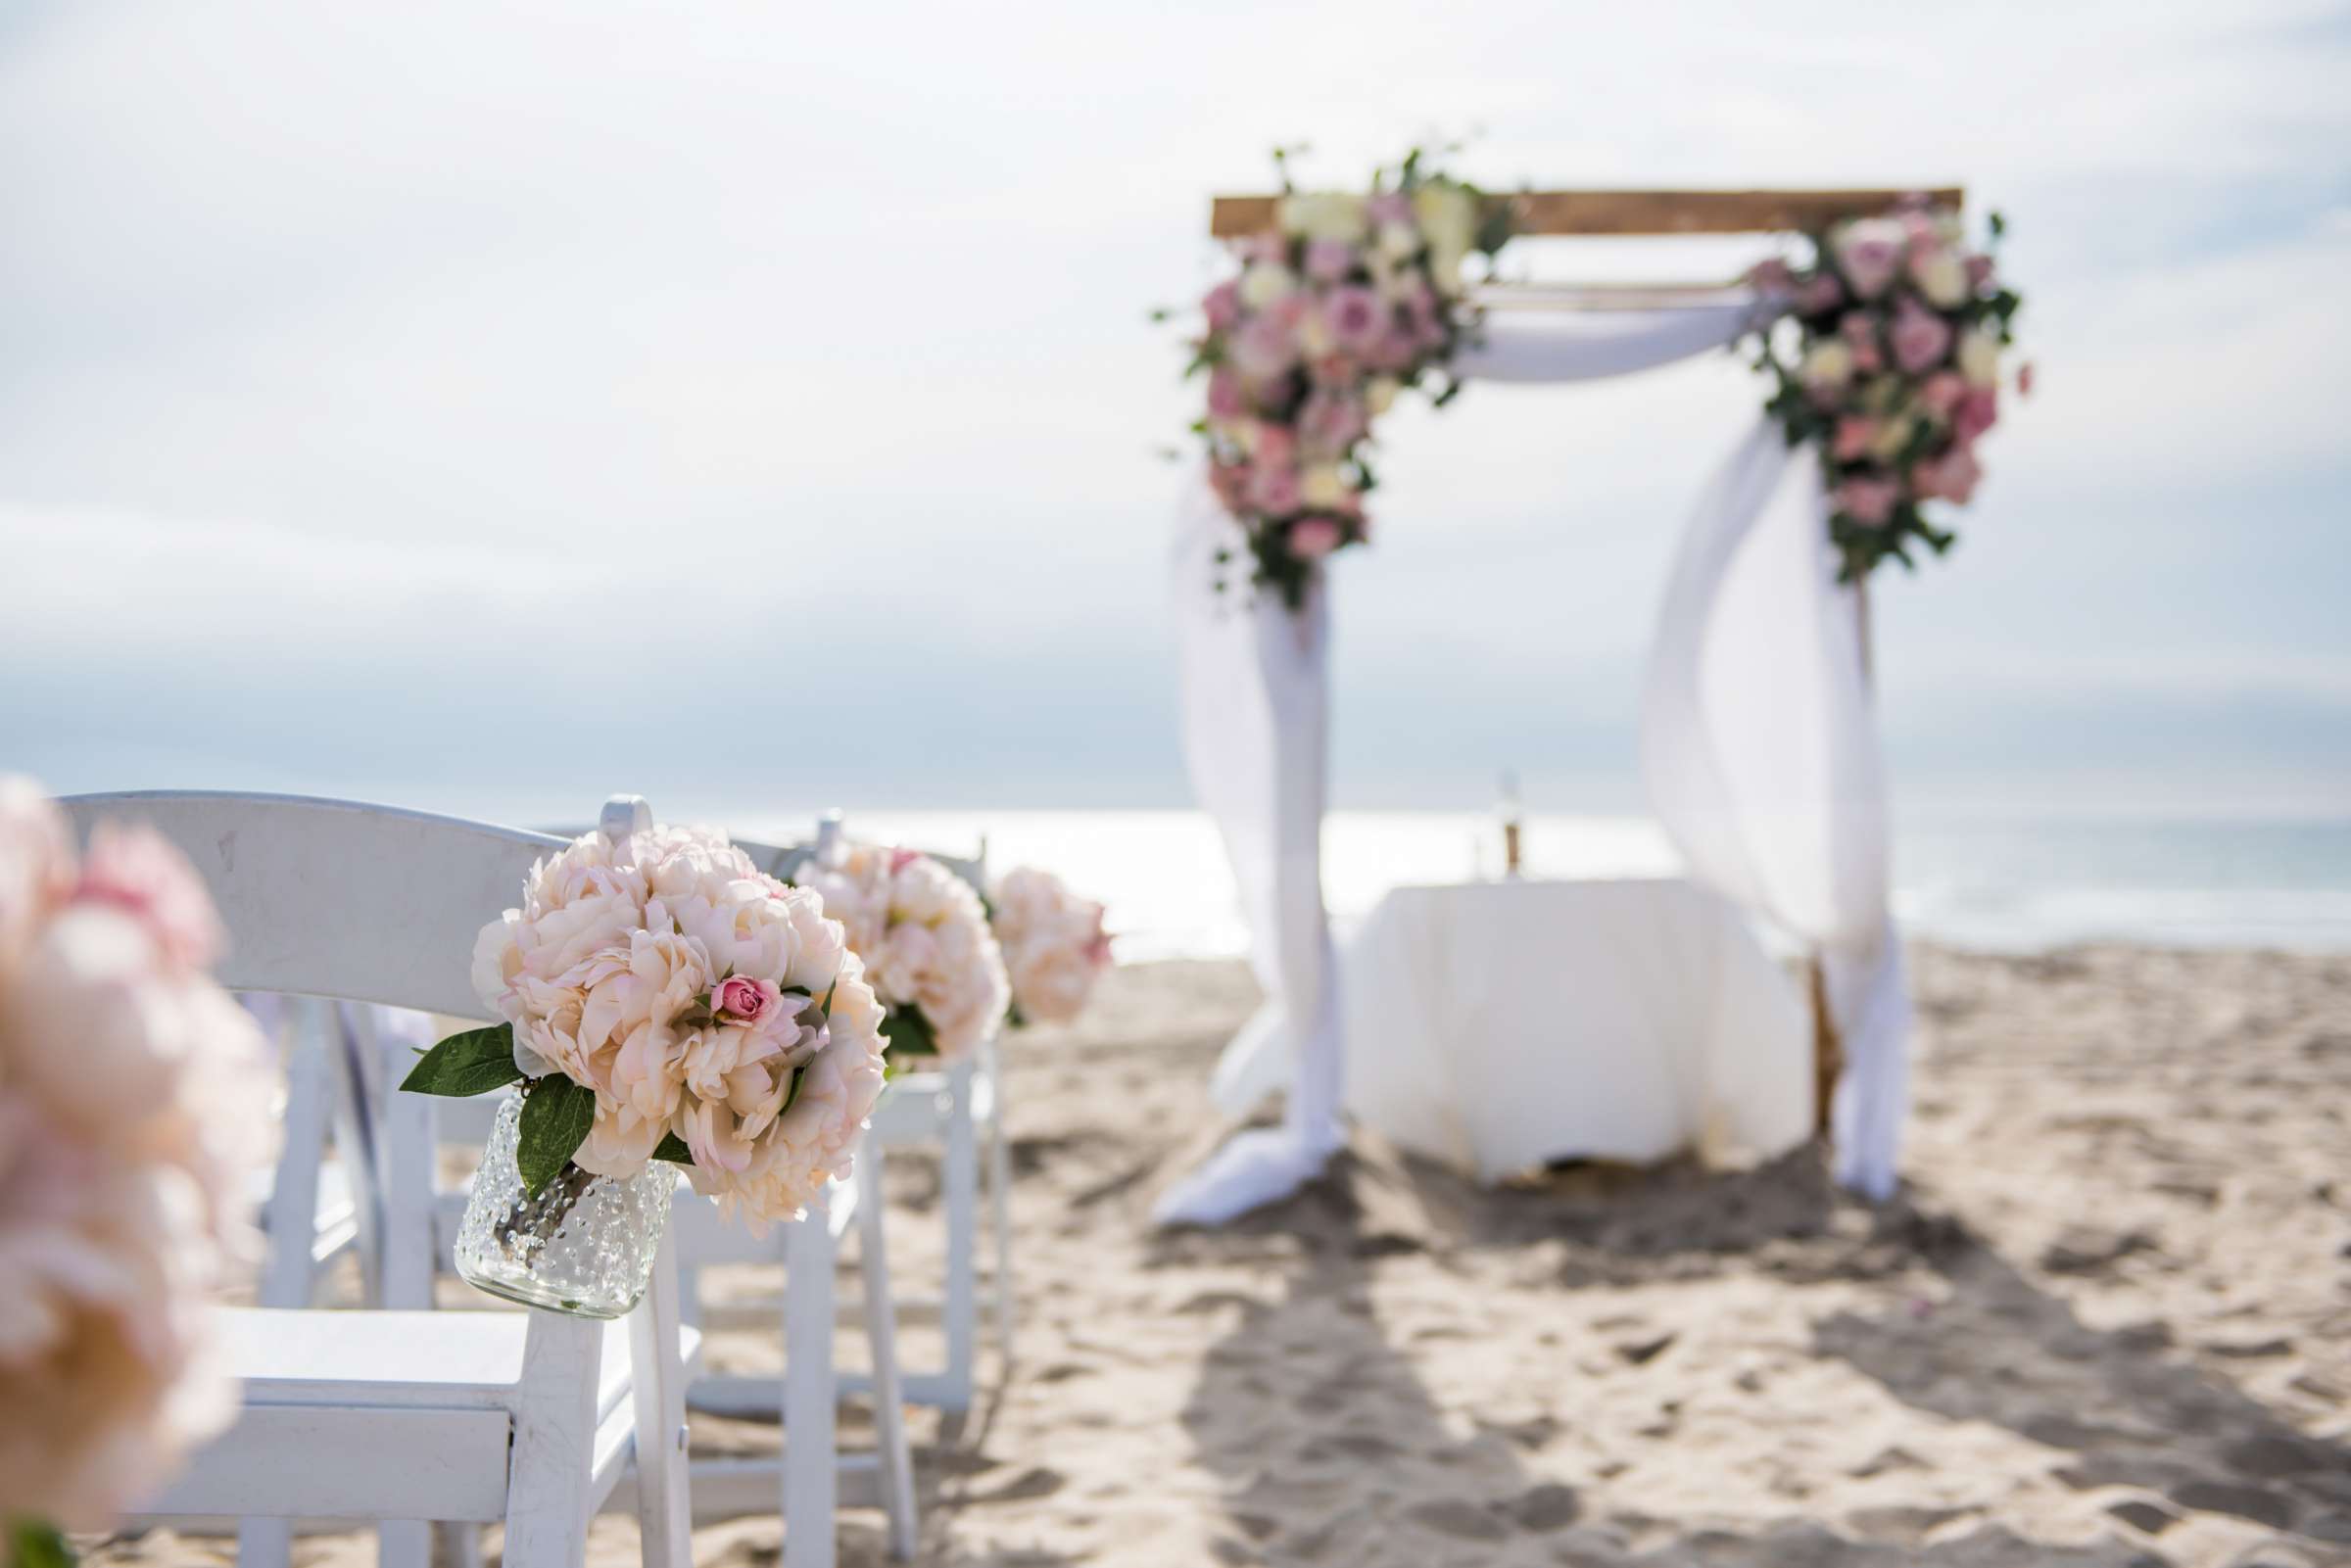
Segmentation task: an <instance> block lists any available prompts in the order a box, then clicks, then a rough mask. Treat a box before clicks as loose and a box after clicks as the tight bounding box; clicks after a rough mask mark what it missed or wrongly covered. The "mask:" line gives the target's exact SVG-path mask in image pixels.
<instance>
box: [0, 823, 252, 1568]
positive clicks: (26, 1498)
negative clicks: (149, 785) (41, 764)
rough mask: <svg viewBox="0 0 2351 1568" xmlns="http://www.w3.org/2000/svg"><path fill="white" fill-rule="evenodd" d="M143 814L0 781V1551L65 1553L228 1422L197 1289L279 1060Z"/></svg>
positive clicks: (243, 1180) (242, 1243)
mask: <svg viewBox="0 0 2351 1568" xmlns="http://www.w3.org/2000/svg"><path fill="white" fill-rule="evenodd" d="M222 942H223V935H222V932H221V928H220V922H219V918H218V916H217V915H216V912H215V911H214V908H213V901H212V897H211V895H210V894H209V893H208V892H207V891H206V889H205V886H204V883H203V882H202V881H201V880H200V879H198V878H197V876H196V873H195V870H194V869H193V868H192V867H190V866H189V865H188V863H187V861H186V860H185V859H184V858H183V857H182V856H181V855H180V853H179V852H178V851H177V850H176V849H174V848H173V847H172V846H171V845H170V844H169V843H168V841H166V840H165V839H164V838H163V837H162V836H161V835H160V834H158V833H157V832H155V831H154V830H153V829H151V828H146V827H135V826H125V825H121V824H115V823H101V824H99V825H98V827H97V828H96V830H95V831H94V832H92V833H91V835H90V842H89V848H88V851H87V853H86V854H83V855H81V856H79V857H76V855H75V854H74V851H73V841H72V834H71V833H70V832H69V831H68V828H67V824H66V820H65V817H64V815H63V814H62V813H61V812H60V811H59V810H58V809H57V807H56V806H55V804H53V803H52V802H51V801H50V800H49V799H47V798H46V797H45V796H44V795H43V794H42V793H41V792H40V790H39V789H38V787H37V786H35V785H34V784H31V783H30V782H29V781H27V780H24V779H12V778H0V1526H5V1531H4V1532H0V1561H16V1562H20V1563H24V1564H34V1563H53V1562H56V1563H62V1562H66V1561H69V1560H71V1558H70V1554H69V1552H68V1550H67V1547H66V1544H65V1542H64V1539H63V1538H62V1537H61V1536H60V1535H59V1534H58V1532H57V1528H56V1527H58V1526H64V1527H66V1528H69V1529H84V1530H95V1529H101V1528H104V1527H106V1526H107V1525H108V1524H109V1523H111V1522H112V1520H113V1519H114V1517H115V1516H116V1515H118V1514H119V1513H120V1512H121V1510H123V1509H124V1508H126V1507H130V1506H133V1505H135V1504H136V1503H138V1502H139V1501H140V1500H141V1498H142V1497H148V1496H151V1495H153V1493H154V1492H155V1490H156V1489H157V1488H158V1487H160V1486H161V1485H162V1484H163V1483H164V1482H165V1481H166V1480H168V1476H169V1473H170V1471H171V1470H172V1469H174V1468H175V1467H176V1464H177V1462H178V1460H179V1458H180V1456H181V1455H183V1454H184V1453H185V1452H186V1451H187V1450H188V1449H190V1448H191V1447H193V1446H194V1445H195V1444H196V1443H198V1442H200V1441H202V1440H203V1439H205V1438H208V1437H210V1436H212V1435H213V1434H214V1433H216V1432H217V1431H219V1430H220V1429H221V1428H222V1427H224V1426H226V1425H227V1424H228V1421H229V1420H230V1418H231V1417H233V1416H234V1415H235V1413H236V1388H235V1385H234V1383H233V1382H232V1381H231V1380H230V1379H229V1378H228V1376H227V1374H226V1371H225V1369H224V1368H223V1367H222V1366H221V1365H220V1363H219V1361H218V1359H217V1354H216V1350H215V1347H214V1344H213V1341H212V1339H211V1336H210V1334H209V1332H208V1328H207V1318H206V1308H205V1303H206V1300H207V1298H208V1297H210V1296H211V1295H212V1294H213V1293H215V1292H216V1291H217V1290H218V1289H219V1288H221V1287H222V1286H224V1285H226V1284H228V1283H229V1282H230V1280H231V1277H232V1275H233V1274H234V1273H235V1272H236V1270H237V1269H238V1267H239V1266H240V1265H244V1264H248V1263H250V1262H251V1261H252V1260H254V1259H256V1258H257V1257H258V1256H259V1253H260V1244H261V1238H260V1235H259V1233H258V1232H257V1230H256V1229H255V1227H254V1224H253V1221H252V1217H251V1207H250V1206H251V1193H252V1191H253V1183H254V1181H255V1179H256V1178H257V1177H258V1176H260V1175H261V1174H262V1172H264V1171H265V1170H266V1169H268V1168H269V1166H270V1164H271V1163H272V1161H273V1160H274V1158H275V1154H276V1143H277V1132H276V1125H275V1121H274V1119H273V1117H272V1116H271V1103H272V1100H273V1098H274V1096H275V1092H276V1090H277V1087H278V1078H277V1073H276V1070H275V1067H274V1064H273V1063H272V1062H271V1060H270V1057H269V1053H268V1050H267V1046H266V1044H265V1042H264V1040H263V1038H262V1034H261V1030H260V1029H259V1028H258V1027H257V1026H256V1025H255V1023H254V1022H253V1020H252V1018H251V1017H250V1016H249V1015H248V1014H247V1013H246V1012H245V1011H244V1009H242V1008H240V1007H238V1006H237V1004H236V1003H235V1002H234V1001H232V1000H231V999H230V998H229V996H228V993H227V992H225V991H223V990H221V989H220V987H219V986H218V985H216V983H214V981H213V979H212V976H211V974H210V969H211V966H212V964H213V963H214V961H215V960H216V958H217V957H218V955H219V953H220V950H221V947H222Z"/></svg>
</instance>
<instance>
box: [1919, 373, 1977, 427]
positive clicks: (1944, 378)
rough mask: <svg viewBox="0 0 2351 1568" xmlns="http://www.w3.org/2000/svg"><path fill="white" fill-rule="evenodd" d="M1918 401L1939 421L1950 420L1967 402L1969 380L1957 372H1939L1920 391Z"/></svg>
mask: <svg viewBox="0 0 2351 1568" xmlns="http://www.w3.org/2000/svg"><path fill="white" fill-rule="evenodd" d="M1918 401H1919V403H1920V404H1922V405H1923V406H1924V407H1925V408H1926V410H1927V411H1928V412H1929V413H1931V414H1933V415H1934V416H1935V417H1936V418H1938V419H1948V418H1949V417H1950V416H1951V415H1952V413H1953V412H1955V411H1956V410H1957V409H1958V407H1959V405H1960V404H1962V403H1965V402H1966V401H1967V378H1966V377H1964V376H1962V375H1960V374H1959V372H1958V371H1956V370H1938V371H1936V372H1935V373H1934V374H1933V375H1931V376H1929V377H1927V379H1926V382H1925V383H1924V384H1923V385H1922V386H1920V388H1919V389H1918Z"/></svg>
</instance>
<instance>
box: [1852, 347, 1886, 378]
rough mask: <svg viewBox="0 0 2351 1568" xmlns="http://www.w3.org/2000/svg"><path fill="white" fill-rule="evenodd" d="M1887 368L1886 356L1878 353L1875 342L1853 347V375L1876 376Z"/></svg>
mask: <svg viewBox="0 0 2351 1568" xmlns="http://www.w3.org/2000/svg"><path fill="white" fill-rule="evenodd" d="M1885 368H1886V356H1885V355H1883V354H1881V353H1879V352H1878V346H1877V344H1876V343H1875V342H1870V343H1856V344H1854V345H1853V373H1854V374H1856V375H1864V376H1874V375H1876V374H1877V373H1878V372H1879V371H1881V370H1883V369H1885Z"/></svg>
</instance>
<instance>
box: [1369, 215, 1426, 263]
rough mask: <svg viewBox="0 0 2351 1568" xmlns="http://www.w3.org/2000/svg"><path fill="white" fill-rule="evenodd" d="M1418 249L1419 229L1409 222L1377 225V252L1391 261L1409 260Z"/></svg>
mask: <svg viewBox="0 0 2351 1568" xmlns="http://www.w3.org/2000/svg"><path fill="white" fill-rule="evenodd" d="M1419 250H1420V231H1419V230H1418V229H1416V228H1415V227H1413V225H1412V224H1410V223H1382V224H1380V225H1379V254H1380V255H1381V256H1383V257H1385V258H1386V259H1387V260H1388V261H1411V260H1412V259H1413V257H1414V256H1415V255H1417V254H1418V253H1419Z"/></svg>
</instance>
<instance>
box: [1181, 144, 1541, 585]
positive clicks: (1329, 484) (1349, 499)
mask: <svg viewBox="0 0 2351 1568" xmlns="http://www.w3.org/2000/svg"><path fill="white" fill-rule="evenodd" d="M1274 161H1275V164H1276V166H1279V167H1280V169H1281V171H1282V182H1281V183H1282V188H1281V194H1280V196H1279V198H1278V199H1277V201H1276V204H1275V210H1276V220H1277V221H1276V227H1275V229H1274V230H1273V231H1271V232H1269V233H1266V234H1260V235H1255V236H1252V237H1251V238H1248V239H1245V240H1241V241H1239V242H1237V243H1236V244H1235V245H1234V247H1233V251H1234V254H1235V257H1236V259H1237V260H1238V261H1240V263H1241V270H1240V274H1239V275H1238V276H1237V277H1233V278H1228V279H1226V280H1225V281H1224V282H1222V283H1220V284H1218V285H1217V286H1216V287H1215V288H1213V289H1211V290H1209V292H1208V296H1207V298H1206V299H1204V300H1203V301H1202V302H1201V311H1202V314H1203V316H1204V317H1205V326H1204V329H1203V330H1202V332H1201V334H1200V336H1199V337H1198V338H1197V339H1195V340H1193V342H1192V345H1191V347H1192V357H1191V363H1190V365H1189V367H1188V368H1187V369H1186V371H1185V373H1186V374H1187V375H1197V374H1203V373H1205V374H1206V376H1207V378H1208V412H1207V415H1206V417H1204V418H1203V419H1201V420H1200V421H1199V422H1198V423H1197V424H1195V425H1194V426H1193V429H1194V431H1195V432H1196V433H1198V434H1199V435H1200V437H1201V438H1202V440H1203V441H1205V442H1206V444H1207V448H1208V463H1209V468H1208V478H1209V484H1210V487H1211V488H1212V489H1213V490H1214V491H1215V493H1216V496H1217V499H1218V500H1219V501H1220V502H1221V503H1222V504H1223V507H1224V508H1225V510H1227V511H1229V512H1230V513H1231V514H1232V516H1233V517H1234V519H1235V520H1237V521H1238V522H1239V523H1240V525H1241V530H1242V533H1243V535H1244V537H1245V538H1246V540H1247V543H1248V548H1249V552H1250V554H1251V556H1252V558H1253V561H1254V566H1253V570H1252V573H1251V578H1252V581H1254V582H1255V583H1256V584H1257V585H1258V586H1259V587H1261V588H1270V589H1271V590H1273V591H1274V592H1276V593H1278V594H1281V596H1282V600H1283V602H1285V603H1286V604H1288V605H1289V606H1290V607H1291V608H1292V609H1296V608H1298V607H1300V606H1301V605H1302V604H1304V602H1305V599H1306V591H1307V586H1308V584H1309V583H1310V582H1311V581H1312V580H1313V578H1314V574H1315V572H1316V570H1317V568H1318V567H1319V563H1320V562H1321V561H1322V560H1323V559H1324V558H1325V557H1326V556H1328V555H1330V554H1331V552H1333V551H1334V550H1338V549H1341V548H1343V547H1345V546H1349V545H1360V544H1363V543H1365V542H1366V541H1367V540H1368V539H1369V537H1370V520H1369V518H1368V517H1367V515H1366V514H1365V510H1364V498H1365V497H1366V496H1367V494H1369V492H1370V491H1371V490H1372V489H1373V488H1374V487H1375V486H1376V484H1377V483H1378V481H1377V478H1376V476H1375V475H1374V474H1373V472H1372V469H1371V464H1370V460H1369V452H1368V447H1369V443H1370V434H1371V426H1372V421H1373V420H1374V419H1376V418H1377V417H1378V416H1379V415H1380V414H1383V413H1385V412H1386V411H1387V410H1388V408H1389V406H1390V405H1391V404H1394V402H1395V401H1396V398H1397V396H1398V394H1400V393H1401V392H1402V391H1404V390H1405V389H1406V388H1408V387H1409V388H1417V389H1421V390H1424V391H1427V392H1428V393H1429V396H1430V397H1431V399H1432V401H1433V402H1434V403H1435V404H1436V405H1437V406H1439V407H1442V406H1443V405H1444V404H1447V403H1448V402H1450V401H1451V400H1452V399H1453V397H1454V395H1455V394H1456V393H1458V392H1459V391H1460V390H1461V383H1460V382H1459V381H1456V380H1454V379H1452V378H1451V377H1450V376H1448V375H1446V374H1445V373H1444V369H1443V367H1444V365H1445V364H1446V362H1447V360H1448V359H1450V358H1451V357H1452V355H1453V352H1454V349H1455V346H1456V345H1457V344H1459V343H1460V342H1461V341H1462V338H1463V335H1464V334H1465V333H1466V332H1468V331H1469V330H1471V329H1472V327H1473V326H1474V324H1475V321H1476V312H1475V310H1474V309H1473V308H1471V307H1470V306H1469V305H1468V304H1467V303H1466V302H1465V301H1464V300H1463V278H1462V264H1463V261H1466V260H1467V259H1468V257H1469V256H1470V254H1471V253H1473V252H1475V253H1479V254H1484V255H1488V256H1491V255H1492V254H1493V253H1494V252H1495V251H1496V250H1497V249H1499V248H1500V247H1501V245H1502V243H1503V242H1504V241H1505V240H1506V239H1507V238H1508V237H1509V235H1510V214H1509V209H1508V208H1507V206H1505V205H1504V204H1501V203H1495V202H1490V201H1488V200H1487V199H1486V197H1485V195H1484V193H1483V192H1481V191H1479V190H1478V189H1477V187H1475V186H1473V185H1470V184H1467V183H1465V182H1463V181H1462V180H1458V179H1454V178H1452V177H1451V176H1449V175H1446V174H1443V173H1440V172H1437V171H1435V170H1432V169H1430V168H1428V167H1426V166H1423V165H1422V163H1421V156H1420V154H1419V153H1418V152H1417V151H1415V152H1414V153H1412V154H1411V155H1409V156H1408V157H1407V158H1406V159H1405V160H1404V161H1403V163H1401V164H1399V165H1398V166H1396V167H1394V168H1393V169H1381V170H1378V171H1376V172H1375V173H1374V174H1373V176H1372V180H1371V189H1370V191H1369V193H1368V194H1358V193H1355V192H1348V191H1300V190H1297V189H1294V188H1293V187H1292V186H1291V184H1290V180H1289V172H1288V163H1287V158H1286V155H1285V154H1284V153H1283V152H1280V151H1276V152H1275V154H1274ZM1217 586H1218V587H1219V588H1220V589H1222V588H1223V583H1221V582H1220V583H1219V584H1218V585H1217Z"/></svg>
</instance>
